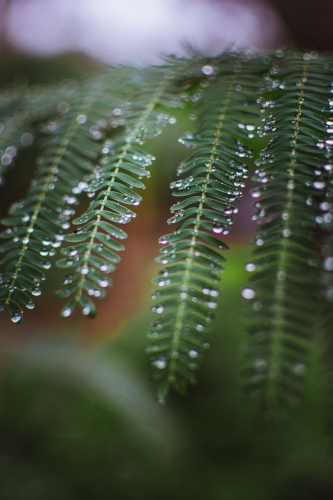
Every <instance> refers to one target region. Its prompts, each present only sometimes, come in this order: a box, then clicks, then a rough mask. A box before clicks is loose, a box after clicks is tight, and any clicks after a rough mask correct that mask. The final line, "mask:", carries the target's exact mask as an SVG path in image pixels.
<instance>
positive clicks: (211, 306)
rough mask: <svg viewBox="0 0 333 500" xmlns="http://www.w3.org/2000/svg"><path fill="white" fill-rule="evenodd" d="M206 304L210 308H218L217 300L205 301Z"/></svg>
mask: <svg viewBox="0 0 333 500" xmlns="http://www.w3.org/2000/svg"><path fill="white" fill-rule="evenodd" d="M205 306H207V307H209V309H216V308H217V302H214V301H209V302H205Z"/></svg>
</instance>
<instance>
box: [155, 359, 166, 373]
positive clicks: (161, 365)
mask: <svg viewBox="0 0 333 500" xmlns="http://www.w3.org/2000/svg"><path fill="white" fill-rule="evenodd" d="M153 365H154V366H156V368H158V369H159V370H164V368H166V367H167V362H166V360H165V359H164V358H159V359H155V361H154V362H153Z"/></svg>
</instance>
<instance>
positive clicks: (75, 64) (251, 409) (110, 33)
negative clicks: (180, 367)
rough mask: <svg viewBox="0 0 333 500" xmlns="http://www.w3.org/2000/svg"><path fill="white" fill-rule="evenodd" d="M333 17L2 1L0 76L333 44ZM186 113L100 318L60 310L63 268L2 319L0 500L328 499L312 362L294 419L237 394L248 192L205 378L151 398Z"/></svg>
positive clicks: (331, 464)
mask: <svg viewBox="0 0 333 500" xmlns="http://www.w3.org/2000/svg"><path fill="white" fill-rule="evenodd" d="M332 25H333V3H332V2H331V1H330V0H327V1H325V0H316V1H313V0H270V1H268V0H267V1H264V0H248V1H246V0H122V1H121V2H119V1H114V0H57V2H55V1H54V0H7V1H6V0H0V56H1V57H0V83H1V85H7V84H9V83H11V82H13V81H14V82H18V83H22V82H28V83H36V82H49V81H55V80H56V81H57V80H60V79H62V78H73V79H82V78H85V77H86V76H87V75H89V74H91V73H93V72H96V71H98V70H99V69H100V68H101V67H103V65H105V64H118V63H130V64H132V65H140V66H142V65H145V64H150V63H154V64H155V63H159V61H160V59H159V55H161V54H170V53H175V54H178V55H181V54H184V53H185V52H186V46H187V45H189V44H190V45H192V46H193V47H195V48H197V49H199V50H201V51H202V52H203V53H206V54H216V53H218V52H220V51H221V50H223V49H224V48H234V47H237V48H245V49H246V48H251V49H252V48H258V49H262V50H264V51H266V50H270V49H272V48H274V47H276V46H280V45H286V44H288V45H295V46H302V47H305V48H309V49H311V50H329V49H331V48H332V45H333V30H332V29H331V27H332ZM187 114H188V112H187V111H186V112H179V111H177V112H176V115H175V116H176V118H177V123H176V124H175V125H173V126H172V127H171V126H170V127H169V128H168V129H166V130H165V131H164V133H163V134H162V136H160V137H159V138H158V139H156V140H154V141H151V142H149V141H148V142H147V144H146V146H145V147H146V148H147V150H148V151H149V152H151V153H152V154H155V155H156V154H157V152H158V156H159V158H161V159H162V160H161V159H160V160H159V161H157V162H156V163H155V165H154V166H153V169H152V177H151V179H149V180H148V181H147V190H146V191H145V199H144V201H143V202H142V204H141V205H140V207H138V216H137V218H136V219H135V220H134V221H133V222H132V223H131V224H130V225H129V226H128V227H126V229H127V230H128V233H129V238H128V240H126V252H125V253H124V254H123V255H122V259H123V260H122V262H121V264H120V265H119V267H118V269H117V271H116V272H115V273H114V274H113V276H112V277H113V279H114V283H115V286H114V288H112V289H110V290H109V293H108V298H107V299H105V300H104V301H101V302H100V303H99V304H98V306H99V314H98V317H97V319H95V320H93V321H89V320H87V319H86V318H84V317H82V316H80V315H79V314H77V315H74V317H73V318H71V319H70V320H67V321H66V322H64V321H61V320H60V319H58V316H57V314H58V310H59V308H60V303H58V302H57V301H55V300H54V298H53V292H52V289H53V287H54V286H55V283H56V280H57V279H58V271H57V270H56V269H55V268H54V270H53V271H51V273H50V277H49V281H48V285H46V287H45V289H44V293H43V295H42V296H41V297H40V298H39V301H38V302H37V307H36V309H35V310H34V311H33V312H30V311H27V312H26V313H25V319H24V322H23V323H22V324H21V325H20V326H17V325H13V324H12V323H11V321H10V319H9V317H6V316H5V315H4V314H3V315H1V317H0V499H1V500H30V499H31V500H53V499H54V500H55V499H57V500H58V499H64V500H90V499H94V500H104V499H109V498H114V499H115V500H132V499H133V500H134V499H135V500H137V499H138V500H141V499H142V500H150V499H154V500H170V499H175V500H178V499H179V500H187V499H189V500H190V499H191V500H199V499H200V500H201V499H203V498H204V499H207V500H225V499H226V500H227V499H228V500H229V499H230V500H248V499H252V498H256V500H278V499H283V500H289V499H290V500H291V499H293V500H312V499H314V498H316V500H330V499H332V498H333V455H332V451H333V450H332V439H331V437H332V434H331V432H330V422H329V419H328V418H327V415H328V414H327V412H326V408H325V400H324V397H323V391H322V387H321V385H320V377H319V374H318V373H317V372H316V370H315V368H313V369H312V370H310V376H309V377H308V380H307V384H306V394H305V399H304V401H303V402H302V403H301V404H300V405H299V406H298V407H296V408H295V409H294V410H293V411H292V414H291V416H290V419H289V420H288V421H287V422H276V421H275V420H270V419H267V418H266V417H265V416H264V415H263V414H262V412H261V410H260V408H257V407H256V406H253V405H251V404H249V403H248V402H245V401H243V400H242V399H241V395H240V389H239V375H238V374H239V348H240V345H241V342H242V328H243V324H242V307H243V304H242V299H241V296H240V290H241V289H242V287H243V286H244V284H245V282H246V273H245V271H244V264H245V262H246V261H247V260H248V259H249V255H250V252H251V246H250V244H249V235H250V233H251V231H252V229H253V222H252V221H251V213H252V212H251V210H252V209H251V197H250V195H249V193H248V192H246V193H245V195H244V198H243V201H242V204H241V210H240V217H239V221H238V223H237V224H236V226H235V228H234V231H233V233H231V234H230V235H229V236H228V237H227V238H226V240H227V242H228V243H229V245H230V247H231V248H232V252H230V257H229V256H227V257H228V261H227V263H226V266H225V267H226V272H225V274H224V277H223V283H222V288H221V295H220V298H219V304H220V305H219V308H218V310H217V313H216V322H215V327H214V330H213V331H212V332H211V333H210V336H209V341H210V343H211V346H212V347H211V349H210V352H209V353H208V355H207V359H206V362H205V366H204V369H203V371H202V373H201V376H200V380H199V384H198V386H197V387H195V388H193V389H192V390H191V391H190V394H189V396H188V397H186V398H181V397H178V396H177V395H172V396H171V397H170V399H169V401H168V403H167V404H166V405H165V406H164V407H160V406H158V405H157V403H156V401H155V395H154V388H153V386H152V384H151V382H150V381H149V380H148V375H147V374H148V366H147V361H146V357H145V353H144V349H145V343H146V332H147V330H148V328H149V324H150V321H151V320H152V314H151V313H150V295H151V293H152V292H153V290H154V287H153V285H151V284H150V280H151V279H152V278H153V277H154V276H155V274H156V272H157V269H158V265H157V264H156V263H154V257H155V256H157V255H158V250H159V246H158V244H157V240H158V237H159V236H161V235H162V234H165V233H167V232H168V231H169V228H168V226H167V224H166V219H167V217H168V214H169V212H168V210H169V206H170V204H171V195H170V190H169V183H170V182H171V181H172V180H174V178H175V172H176V168H177V165H178V164H179V162H180V161H181V160H182V159H183V158H184V157H186V156H187V151H186V150H184V148H183V147H182V146H181V145H179V144H178V142H177V138H178V137H179V135H180V134H181V133H182V131H183V130H184V126H186V128H187V129H189V130H191V127H193V122H191V120H189V118H188V116H187ZM170 144H172V147H171V146H170ZM251 146H252V147H253V148H255V149H256V148H258V147H260V143H259V142H258V140H254V141H253V142H252V144H251ZM33 153H34V152H33V149H32V150H31V159H30V160H29V152H28V153H27V154H28V157H27V156H26V157H25V161H27V163H26V164H25V165H24V168H20V170H19V172H20V176H19V177H18V176H17V174H16V171H15V169H13V170H12V171H10V172H9V175H8V179H7V181H6V182H7V183H6V184H5V185H4V186H2V187H1V186H0V212H1V215H3V214H4V213H5V212H6V209H7V208H8V205H9V204H10V203H12V202H13V201H15V200H17V199H19V198H20V197H22V196H24V193H25V190H26V188H27V181H28V176H29V169H30V170H31V169H32V168H33V167H32V165H33ZM26 158H28V160H26ZM18 161H20V159H19V160H18ZM30 164H31V165H30ZM317 351H318V353H319V347H317V346H316V345H314V352H315V354H316V353H317Z"/></svg>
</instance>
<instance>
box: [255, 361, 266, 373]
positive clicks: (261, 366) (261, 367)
mask: <svg viewBox="0 0 333 500" xmlns="http://www.w3.org/2000/svg"><path fill="white" fill-rule="evenodd" d="M253 368H254V369H255V371H256V372H258V373H265V372H267V370H268V363H267V361H265V360H264V359H256V360H255V362H254V363H253Z"/></svg>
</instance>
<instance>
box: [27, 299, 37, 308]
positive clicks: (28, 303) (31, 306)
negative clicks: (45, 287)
mask: <svg viewBox="0 0 333 500" xmlns="http://www.w3.org/2000/svg"><path fill="white" fill-rule="evenodd" d="M25 306H26V307H27V308H28V309H34V307H35V304H34V302H32V300H28V302H27V303H26V304H25Z"/></svg>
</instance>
